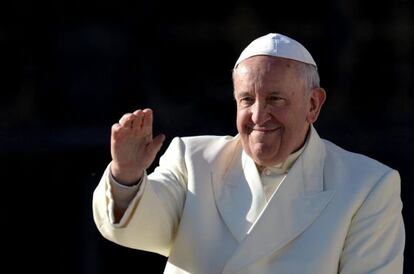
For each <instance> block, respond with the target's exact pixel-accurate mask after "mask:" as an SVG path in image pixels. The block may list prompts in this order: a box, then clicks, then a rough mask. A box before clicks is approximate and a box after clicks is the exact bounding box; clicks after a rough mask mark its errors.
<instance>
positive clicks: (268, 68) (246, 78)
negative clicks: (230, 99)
mask: <svg viewBox="0 0 414 274" xmlns="http://www.w3.org/2000/svg"><path fill="white" fill-rule="evenodd" d="M299 66H300V63H299V62H297V61H294V60H290V59H286V58H280V57H273V56H263V55H259V56H253V57H250V58H248V59H246V60H244V61H243V62H241V63H240V64H239V65H238V66H237V68H236V69H235V70H234V73H233V82H234V88H235V90H238V89H239V88H242V89H246V88H248V89H251V88H253V87H254V89H261V88H263V87H265V88H266V89H267V88H272V89H273V88H274V87H279V88H284V87H288V86H292V85H295V84H296V85H297V84H298V83H302V81H301V77H300V76H301V73H300V70H299ZM290 88H292V87H290Z"/></svg>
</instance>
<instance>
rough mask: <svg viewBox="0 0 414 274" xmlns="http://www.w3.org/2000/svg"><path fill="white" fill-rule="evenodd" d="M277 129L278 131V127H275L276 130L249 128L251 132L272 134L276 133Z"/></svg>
mask: <svg viewBox="0 0 414 274" xmlns="http://www.w3.org/2000/svg"><path fill="white" fill-rule="evenodd" d="M279 129H280V127H277V128H265V127H253V128H250V130H251V131H257V132H264V133H269V132H274V131H277V130H279Z"/></svg>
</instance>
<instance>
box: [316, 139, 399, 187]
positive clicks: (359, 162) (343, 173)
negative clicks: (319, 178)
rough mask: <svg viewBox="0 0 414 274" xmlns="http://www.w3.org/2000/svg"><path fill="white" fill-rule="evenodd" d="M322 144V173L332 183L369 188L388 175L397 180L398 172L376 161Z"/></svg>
mask: <svg viewBox="0 0 414 274" xmlns="http://www.w3.org/2000/svg"><path fill="white" fill-rule="evenodd" d="M323 142H324V144H325V148H326V158H325V167H324V173H325V175H326V176H327V177H328V178H331V179H332V181H336V182H342V183H345V184H346V185H348V186H353V187H357V186H360V187H361V186H363V185H365V187H368V188H369V186H371V187H372V186H374V185H375V184H377V183H378V182H379V181H382V179H384V178H386V177H389V175H390V174H391V176H392V177H396V178H399V174H398V171H396V170H394V169H393V168H391V167H389V166H387V165H386V164H384V163H382V162H380V161H378V160H376V159H373V158H371V157H368V156H366V155H363V154H360V153H355V152H352V151H348V150H346V149H344V148H341V147H339V146H338V145H336V144H334V143H332V142H330V141H327V140H323Z"/></svg>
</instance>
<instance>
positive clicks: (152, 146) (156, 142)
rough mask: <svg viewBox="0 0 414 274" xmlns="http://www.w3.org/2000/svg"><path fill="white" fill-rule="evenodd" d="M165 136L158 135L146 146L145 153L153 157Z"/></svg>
mask: <svg viewBox="0 0 414 274" xmlns="http://www.w3.org/2000/svg"><path fill="white" fill-rule="evenodd" d="M164 140H165V135H164V134H160V135H158V136H157V137H155V138H154V139H152V142H151V143H149V144H148V147H147V151H148V152H149V153H150V154H152V155H153V157H155V155H156V154H157V153H158V151H160V149H161V146H162V144H163V143H164Z"/></svg>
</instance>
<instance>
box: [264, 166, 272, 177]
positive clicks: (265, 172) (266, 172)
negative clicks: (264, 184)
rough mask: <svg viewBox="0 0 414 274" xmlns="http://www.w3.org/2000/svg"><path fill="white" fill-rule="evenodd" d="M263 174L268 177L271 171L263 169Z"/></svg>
mask: <svg viewBox="0 0 414 274" xmlns="http://www.w3.org/2000/svg"><path fill="white" fill-rule="evenodd" d="M263 174H264V175H266V176H269V175H270V174H272V171H271V170H270V169H269V168H265V169H263Z"/></svg>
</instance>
